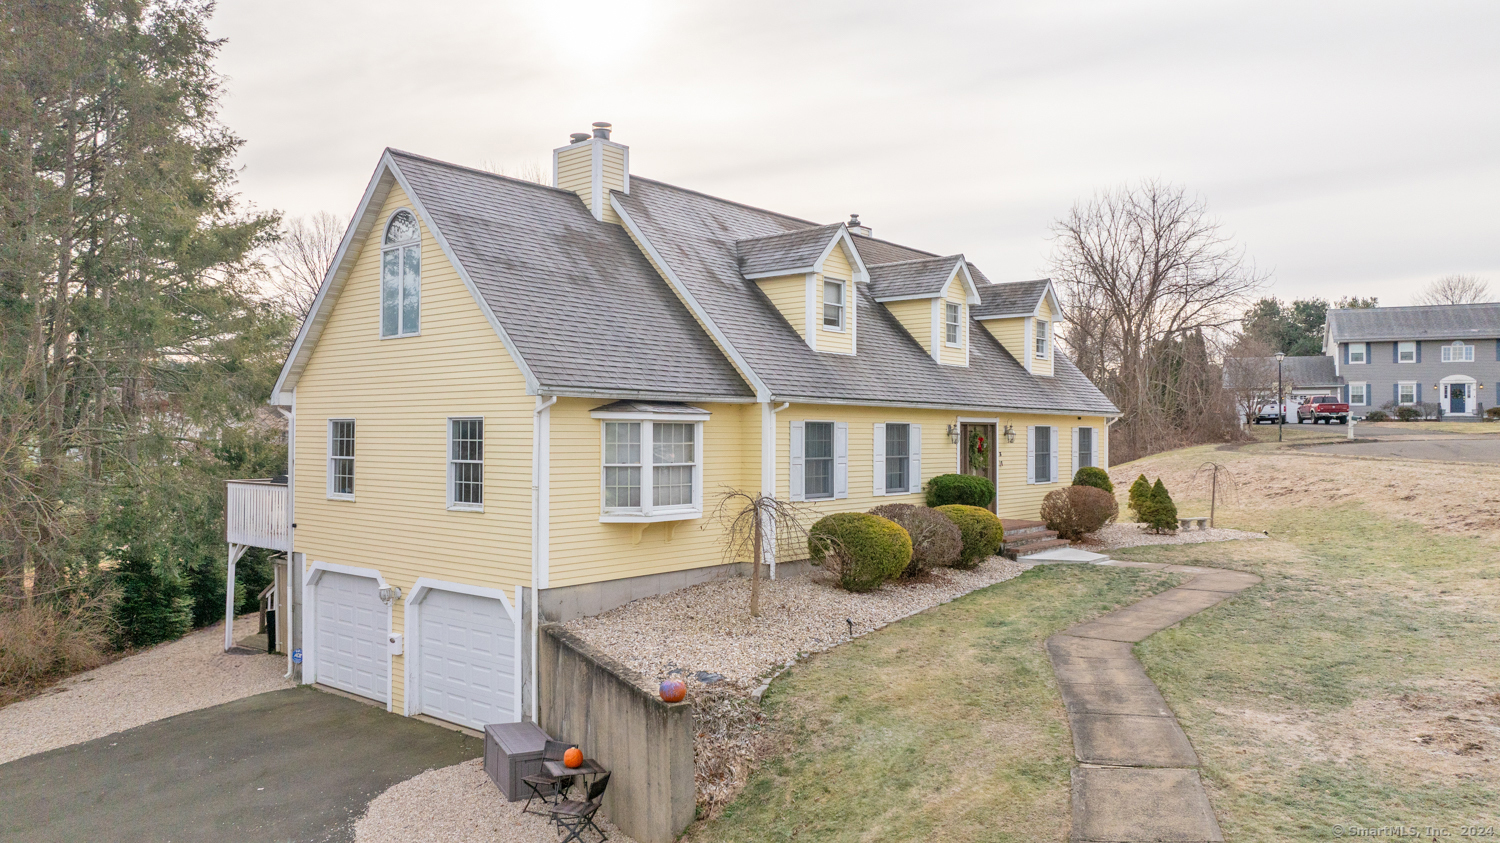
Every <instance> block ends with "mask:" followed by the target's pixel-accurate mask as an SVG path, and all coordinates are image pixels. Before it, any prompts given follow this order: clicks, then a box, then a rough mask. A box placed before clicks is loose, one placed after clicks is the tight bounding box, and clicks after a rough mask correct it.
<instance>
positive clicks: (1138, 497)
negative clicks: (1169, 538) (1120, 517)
mask: <svg viewBox="0 0 1500 843" xmlns="http://www.w3.org/2000/svg"><path fill="white" fill-rule="evenodd" d="M1150 498H1151V481H1149V480H1147V479H1146V475H1144V474H1142V475H1141V476H1140V477H1137V478H1135V482H1134V483H1132V484H1130V509H1131V511H1132V512H1134V513H1135V517H1136V520H1138V521H1144V520H1145V513H1144V512H1142V511H1141V510H1142V509H1143V508H1144V507H1145V506H1146V501H1148V500H1150Z"/></svg>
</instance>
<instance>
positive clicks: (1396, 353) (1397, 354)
mask: <svg viewBox="0 0 1500 843" xmlns="http://www.w3.org/2000/svg"><path fill="white" fill-rule="evenodd" d="M1391 362H1392V363H1400V362H1401V343H1399V342H1393V343H1391Z"/></svg>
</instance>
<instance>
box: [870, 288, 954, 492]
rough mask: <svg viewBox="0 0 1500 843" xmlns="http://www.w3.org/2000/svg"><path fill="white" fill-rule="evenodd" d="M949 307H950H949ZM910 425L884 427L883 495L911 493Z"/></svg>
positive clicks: (888, 425)
mask: <svg viewBox="0 0 1500 843" xmlns="http://www.w3.org/2000/svg"><path fill="white" fill-rule="evenodd" d="M950 307H951V305H950ZM911 482H912V478H911V425H909V424H887V425H886V426H885V493H886V494H888V495H899V494H904V493H906V492H909V491H911Z"/></svg>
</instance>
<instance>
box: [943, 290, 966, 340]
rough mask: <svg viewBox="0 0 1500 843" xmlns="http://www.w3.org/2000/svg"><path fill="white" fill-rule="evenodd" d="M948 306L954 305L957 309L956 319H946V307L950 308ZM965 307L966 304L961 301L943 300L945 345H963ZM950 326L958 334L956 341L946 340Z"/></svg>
mask: <svg viewBox="0 0 1500 843" xmlns="http://www.w3.org/2000/svg"><path fill="white" fill-rule="evenodd" d="M950 307H954V308H957V309H958V317H957V318H956V319H954V320H953V321H952V322H950V321H948V308H950ZM965 309H966V306H965V305H964V303H963V302H956V301H947V300H944V301H943V344H944V345H946V346H948V347H949V348H963V347H964V310H965ZM950 326H952V327H954V328H956V329H957V330H956V331H955V332H954V333H956V334H958V342H950V341H949V340H948V328H949V327H950Z"/></svg>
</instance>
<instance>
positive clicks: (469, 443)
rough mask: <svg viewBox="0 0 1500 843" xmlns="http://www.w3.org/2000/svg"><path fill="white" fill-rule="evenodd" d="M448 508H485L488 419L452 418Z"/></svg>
mask: <svg viewBox="0 0 1500 843" xmlns="http://www.w3.org/2000/svg"><path fill="white" fill-rule="evenodd" d="M448 508H449V509H469V510H476V511H483V510H484V419H479V418H462V419H449V420H448Z"/></svg>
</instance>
